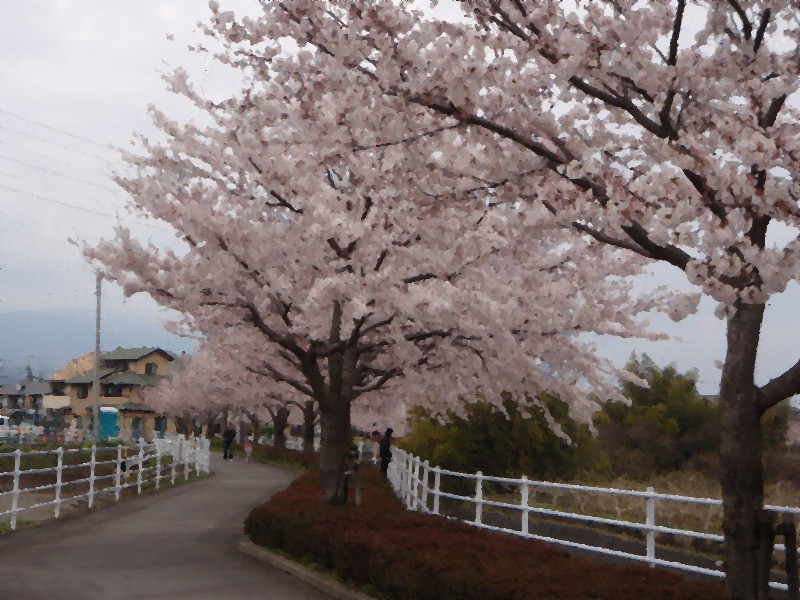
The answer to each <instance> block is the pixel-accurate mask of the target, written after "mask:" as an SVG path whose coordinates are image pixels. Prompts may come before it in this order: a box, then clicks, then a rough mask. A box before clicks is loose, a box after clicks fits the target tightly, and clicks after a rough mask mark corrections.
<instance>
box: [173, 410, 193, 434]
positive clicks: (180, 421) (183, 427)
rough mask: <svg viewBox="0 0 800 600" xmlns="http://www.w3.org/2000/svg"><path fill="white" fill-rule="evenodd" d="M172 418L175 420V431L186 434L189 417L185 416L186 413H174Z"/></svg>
mask: <svg viewBox="0 0 800 600" xmlns="http://www.w3.org/2000/svg"><path fill="white" fill-rule="evenodd" d="M174 420H175V433H177V434H178V435H185V436H188V435H189V423H190V417H189V416H187V415H186V414H184V415H182V416H178V415H176V416H175V419H174Z"/></svg>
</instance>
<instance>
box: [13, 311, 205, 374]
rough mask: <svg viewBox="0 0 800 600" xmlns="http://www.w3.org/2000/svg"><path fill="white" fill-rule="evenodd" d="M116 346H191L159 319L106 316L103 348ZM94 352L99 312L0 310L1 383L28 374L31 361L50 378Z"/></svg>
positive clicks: (177, 348) (175, 348)
mask: <svg viewBox="0 0 800 600" xmlns="http://www.w3.org/2000/svg"><path fill="white" fill-rule="evenodd" d="M117 346H129V347H143V346H158V347H160V348H164V349H165V350H170V351H172V352H181V351H183V350H187V351H189V350H191V349H192V346H193V343H192V342H191V341H190V340H187V339H184V338H180V337H177V336H175V335H172V334H171V333H169V332H168V331H166V330H165V329H164V327H163V326H162V325H161V323H160V322H159V321H158V318H157V317H153V318H152V319H147V318H143V317H141V316H139V315H135V316H133V317H128V316H124V317H123V316H118V315H108V316H106V315H103V322H102V330H101V348H102V350H104V351H106V350H113V349H114V348H116V347H117ZM93 350H94V315H92V314H85V313H80V312H77V311H47V312H40V311H18V312H7V313H0V383H2V382H4V380H6V382H7V381H8V380H10V381H13V380H16V379H18V378H20V377H21V376H24V372H25V366H26V365H28V364H30V366H31V368H32V369H33V372H34V373H35V374H36V375H45V376H49V375H50V374H51V373H53V372H54V371H56V370H57V369H59V368H61V367H64V366H65V365H66V364H67V363H68V362H69V361H70V360H72V359H74V358H77V357H78V356H80V355H82V354H85V353H87V352H91V351H93Z"/></svg>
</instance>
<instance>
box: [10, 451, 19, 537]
mask: <svg viewBox="0 0 800 600" xmlns="http://www.w3.org/2000/svg"><path fill="white" fill-rule="evenodd" d="M21 462H22V450H20V449H19V448H17V449H16V450H14V488H13V493H12V495H11V529H16V528H17V510H18V508H19V474H20V464H21Z"/></svg>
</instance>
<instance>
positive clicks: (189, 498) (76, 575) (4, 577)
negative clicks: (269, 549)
mask: <svg viewBox="0 0 800 600" xmlns="http://www.w3.org/2000/svg"><path fill="white" fill-rule="evenodd" d="M212 470H213V471H214V475H213V477H211V478H209V479H207V480H203V481H199V482H195V483H190V484H187V485H183V486H180V487H177V488H174V489H168V490H164V491H162V492H158V493H156V494H153V495H151V496H146V497H142V498H136V499H133V500H129V501H126V502H122V503H120V504H118V505H115V506H111V507H108V508H102V509H99V510H96V511H93V512H90V513H88V514H85V515H82V516H79V517H76V518H72V519H68V520H65V521H59V522H53V523H51V524H47V525H44V526H42V527H37V528H30V529H22V530H20V531H18V532H16V533H13V534H10V535H7V536H3V537H0V598H8V599H9V600H10V599H12V598H13V599H14V600H46V599H50V598H58V599H59V600H73V599H75V600H77V599H81V600H83V599H87V598H91V599H93V600H94V599H97V600H156V599H158V600H160V599H164V600H182V599H186V600H190V599H191V600H205V599H208V600H212V599H220V598H230V599H232V600H249V599H251V598H252V599H255V598H258V599H259V600H262V599H275V600H324V599H327V598H329V597H328V596H326V595H324V594H322V593H321V592H318V591H317V590H315V589H313V588H311V587H309V586H308V585H306V584H305V583H302V582H300V581H297V580H295V579H293V578H292V577H290V576H289V575H286V574H284V573H283V572H281V571H278V570H276V569H274V568H272V567H270V566H268V565H265V564H263V563H261V562H259V561H257V560H255V559H253V558H251V557H249V556H246V555H244V554H241V553H240V552H238V551H237V550H236V548H235V545H236V541H237V540H238V539H239V538H240V537H241V536H242V535H243V534H242V522H243V520H244V518H245V517H246V516H247V513H248V512H249V510H250V509H251V508H252V507H253V506H255V505H256V504H258V503H259V502H263V501H264V500H266V498H267V497H269V496H270V495H271V494H273V493H274V492H276V491H278V490H281V489H283V488H284V487H286V486H287V485H288V484H289V482H290V481H291V480H292V479H293V475H292V474H291V473H287V472H285V471H281V470H278V469H274V468H271V467H267V466H264V465H258V464H244V463H242V462H238V459H237V461H234V462H230V461H228V462H223V461H222V460H221V457H220V456H219V454H217V453H215V454H213V455H212Z"/></svg>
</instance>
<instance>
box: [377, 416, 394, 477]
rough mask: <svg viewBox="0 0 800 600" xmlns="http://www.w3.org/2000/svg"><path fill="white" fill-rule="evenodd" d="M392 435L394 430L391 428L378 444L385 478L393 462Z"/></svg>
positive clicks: (382, 473) (382, 472)
mask: <svg viewBox="0 0 800 600" xmlns="http://www.w3.org/2000/svg"><path fill="white" fill-rule="evenodd" d="M392 433H394V430H393V429H392V428H391V427H389V429H387V430H386V433H385V434H384V435H383V437H382V438H381V441H380V442H379V443H378V451H379V453H380V456H381V475H383V476H384V477H386V474H387V472H388V471H389V463H390V462H392Z"/></svg>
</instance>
